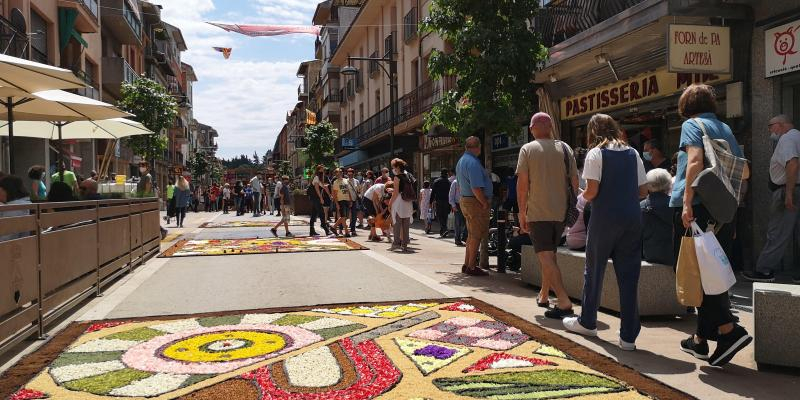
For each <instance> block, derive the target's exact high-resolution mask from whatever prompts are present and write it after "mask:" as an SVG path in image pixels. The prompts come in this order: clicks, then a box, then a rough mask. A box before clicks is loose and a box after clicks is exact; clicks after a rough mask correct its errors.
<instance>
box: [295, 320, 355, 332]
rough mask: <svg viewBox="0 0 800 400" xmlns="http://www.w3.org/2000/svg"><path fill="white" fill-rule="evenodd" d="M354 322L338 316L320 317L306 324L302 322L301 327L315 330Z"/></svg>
mask: <svg viewBox="0 0 800 400" xmlns="http://www.w3.org/2000/svg"><path fill="white" fill-rule="evenodd" d="M354 323H355V322H351V321H348V320H344V319H338V318H320V319H318V320H316V321H311V322H306V323H305V324H301V325H299V327H301V328H303V329H308V330H310V331H315V330H318V329H326V328H336V327H339V326H347V325H353V324H354Z"/></svg>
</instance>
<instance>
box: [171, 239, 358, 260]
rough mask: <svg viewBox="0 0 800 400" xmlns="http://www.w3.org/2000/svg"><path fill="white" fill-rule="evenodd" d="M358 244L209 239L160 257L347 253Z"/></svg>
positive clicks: (180, 245)
mask: <svg viewBox="0 0 800 400" xmlns="http://www.w3.org/2000/svg"><path fill="white" fill-rule="evenodd" d="M363 248H364V247H362V246H361V245H359V244H356V243H353V242H349V241H346V240H342V239H337V238H322V239H320V238H316V237H299V238H294V239H283V238H264V239H211V240H186V241H182V242H179V243H177V244H176V245H175V246H173V247H172V248H170V249H168V250H167V252H166V253H165V254H164V255H163V256H168V257H189V256H209V255H223V254H265V253H276V252H280V253H290V252H305V251H347V250H360V249H363Z"/></svg>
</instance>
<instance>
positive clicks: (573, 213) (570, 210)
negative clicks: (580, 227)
mask: <svg viewBox="0 0 800 400" xmlns="http://www.w3.org/2000/svg"><path fill="white" fill-rule="evenodd" d="M559 143H561V150H562V151H563V152H564V167H565V168H566V171H567V174H566V180H567V212H566V214H565V215H564V226H566V227H568V228H572V226H573V225H575V223H576V222H578V216H579V215H580V211H578V196H576V195H575V190H574V188H573V187H572V179H570V172H571V170H572V168H571V167H570V162H569V150H567V144H566V143H564V142H559Z"/></svg>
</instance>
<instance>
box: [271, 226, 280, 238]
mask: <svg viewBox="0 0 800 400" xmlns="http://www.w3.org/2000/svg"><path fill="white" fill-rule="evenodd" d="M269 231H270V232H272V234H273V235H275V237H278V230H277V229H275V228H272V229H270V230H269Z"/></svg>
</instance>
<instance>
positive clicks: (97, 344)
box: [67, 339, 141, 353]
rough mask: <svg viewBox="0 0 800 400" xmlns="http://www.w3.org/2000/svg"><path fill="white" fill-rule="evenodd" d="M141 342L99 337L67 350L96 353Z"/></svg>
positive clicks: (69, 351)
mask: <svg viewBox="0 0 800 400" xmlns="http://www.w3.org/2000/svg"><path fill="white" fill-rule="evenodd" d="M139 343H141V342H137V341H135V340H121V339H97V340H92V341H89V342H86V343H84V344H81V345H78V346H76V347H73V348H71V349H69V350H67V353H94V352H96V351H121V350H128V349H130V348H131V347H133V346H136V345H137V344H139Z"/></svg>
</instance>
